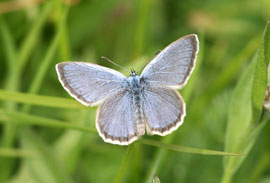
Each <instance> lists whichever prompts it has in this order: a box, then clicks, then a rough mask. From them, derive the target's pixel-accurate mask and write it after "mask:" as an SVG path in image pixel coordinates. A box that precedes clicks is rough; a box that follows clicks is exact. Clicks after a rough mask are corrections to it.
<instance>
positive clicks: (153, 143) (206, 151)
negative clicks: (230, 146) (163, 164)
mask: <svg viewBox="0 0 270 183" xmlns="http://www.w3.org/2000/svg"><path fill="white" fill-rule="evenodd" d="M140 142H141V143H142V144H146V145H150V146H155V147H162V148H165V149H169V150H172V151H177V152H184V153H194V154H201V155H216V156H244V154H239V153H231V152H223V151H215V150H209V149H200V148H192V147H184V146H179V145H175V144H167V143H164V142H160V141H155V140H149V139H141V140H140Z"/></svg>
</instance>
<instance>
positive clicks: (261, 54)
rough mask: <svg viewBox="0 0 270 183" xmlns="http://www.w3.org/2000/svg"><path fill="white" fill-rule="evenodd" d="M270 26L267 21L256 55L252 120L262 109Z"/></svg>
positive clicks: (269, 57) (257, 118) (258, 117)
mask: <svg viewBox="0 0 270 183" xmlns="http://www.w3.org/2000/svg"><path fill="white" fill-rule="evenodd" d="M269 49H270V26H269V22H267V24H266V27H265V30H264V34H263V40H262V44H261V45H260V48H259V51H258V57H257V65H256V70H255V73H254V81H253V87H252V110H253V116H252V117H253V120H252V121H253V122H257V121H258V120H259V119H260V116H261V112H262V109H263V103H264V98H265V91H266V89H267V68H268V64H269V59H270V55H269V54H270V51H269Z"/></svg>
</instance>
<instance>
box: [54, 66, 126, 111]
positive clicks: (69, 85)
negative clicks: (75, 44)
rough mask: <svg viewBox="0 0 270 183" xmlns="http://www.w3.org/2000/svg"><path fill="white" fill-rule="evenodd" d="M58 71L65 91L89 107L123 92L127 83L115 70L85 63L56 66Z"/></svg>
mask: <svg viewBox="0 0 270 183" xmlns="http://www.w3.org/2000/svg"><path fill="white" fill-rule="evenodd" d="M56 71H57V74H58V78H59V81H60V82H61V84H62V85H63V87H64V88H65V90H66V91H67V92H68V93H69V94H70V95H71V96H72V97H74V98H75V99H76V100H78V101H79V102H81V103H82V104H84V105H87V106H89V105H91V106H93V105H96V104H97V103H98V102H100V101H101V100H102V99H104V98H105V97H107V96H108V95H112V94H114V93H116V92H118V91H120V90H123V87H124V86H125V85H126V82H127V80H126V77H125V76H124V75H123V74H121V73H119V72H117V71H115V70H113V69H109V68H106V67H102V66H99V65H96V64H90V63H85V62H62V63H59V64H57V65H56Z"/></svg>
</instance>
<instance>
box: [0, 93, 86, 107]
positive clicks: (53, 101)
mask: <svg viewBox="0 0 270 183" xmlns="http://www.w3.org/2000/svg"><path fill="white" fill-rule="evenodd" d="M0 100H3V101H14V102H18V103H23V104H31V105H37V106H44V107H55V108H67V109H89V107H86V106H84V105H82V104H80V103H79V102H77V101H76V100H73V99H68V98H61V97H51V96H42V95H36V94H29V93H21V92H10V91H6V90H0Z"/></svg>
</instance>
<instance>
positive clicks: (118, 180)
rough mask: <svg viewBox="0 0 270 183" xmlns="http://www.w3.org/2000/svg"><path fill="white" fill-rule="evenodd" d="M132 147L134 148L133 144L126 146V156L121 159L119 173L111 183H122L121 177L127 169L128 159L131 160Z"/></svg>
mask: <svg viewBox="0 0 270 183" xmlns="http://www.w3.org/2000/svg"><path fill="white" fill-rule="evenodd" d="M133 146H134V145H133V144H132V145H130V146H128V148H127V151H126V154H125V156H124V158H123V161H122V164H121V166H120V168H119V171H118V173H117V175H116V177H115V179H114V181H113V183H121V182H123V177H124V174H125V171H126V169H127V165H128V162H129V161H130V158H131V155H132V150H133Z"/></svg>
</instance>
